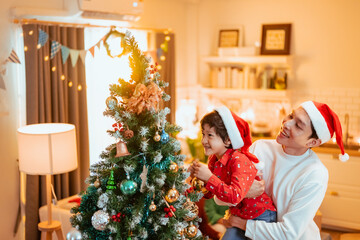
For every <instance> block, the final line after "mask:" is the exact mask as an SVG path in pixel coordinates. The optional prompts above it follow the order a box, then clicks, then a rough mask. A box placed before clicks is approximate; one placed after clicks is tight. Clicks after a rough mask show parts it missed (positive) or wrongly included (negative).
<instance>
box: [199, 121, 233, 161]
mask: <svg viewBox="0 0 360 240" xmlns="http://www.w3.org/2000/svg"><path fill="white" fill-rule="evenodd" d="M201 143H202V145H203V146H204V151H205V155H206V156H209V155H212V154H215V155H216V157H217V158H218V159H220V158H221V157H222V155H224V153H225V152H226V150H228V149H227V148H226V145H230V144H231V142H230V140H227V141H226V143H224V142H223V140H222V139H221V137H220V136H219V135H217V134H216V132H215V128H214V127H212V128H210V126H209V124H204V126H203V130H202V139H201Z"/></svg>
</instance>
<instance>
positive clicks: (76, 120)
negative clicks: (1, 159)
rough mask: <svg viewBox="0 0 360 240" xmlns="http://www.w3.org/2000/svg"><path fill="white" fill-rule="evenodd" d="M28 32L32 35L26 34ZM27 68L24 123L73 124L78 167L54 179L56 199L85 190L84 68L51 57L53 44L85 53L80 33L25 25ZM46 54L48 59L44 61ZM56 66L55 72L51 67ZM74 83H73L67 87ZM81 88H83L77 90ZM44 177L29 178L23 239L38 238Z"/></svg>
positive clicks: (77, 29)
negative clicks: (42, 40) (42, 36)
mask: <svg viewBox="0 0 360 240" xmlns="http://www.w3.org/2000/svg"><path fill="white" fill-rule="evenodd" d="M39 29H41V30H43V31H45V32H46V33H48V34H49V40H48V41H47V43H46V44H45V45H44V46H43V47H41V48H40V49H37V47H36V46H37V44H38V35H39ZM31 31H32V34H30V32H31ZM23 32H24V46H26V47H27V51H26V52H25V65H26V114H27V124H35V123H71V124H74V125H75V126H76V134H77V148H78V161H79V162H78V169H76V170H74V171H72V172H70V173H66V174H59V175H54V176H53V179H52V182H53V185H54V190H55V193H56V195H57V198H58V199H62V198H66V197H69V196H71V195H74V194H78V193H80V191H82V190H85V188H86V186H85V182H84V181H85V178H86V177H87V176H88V175H89V139H88V121H87V103H86V82H85V66H84V64H83V63H82V61H81V60H80V58H79V59H78V62H77V64H76V65H75V67H72V65H71V60H70V56H69V58H68V60H67V62H66V63H65V64H63V63H62V58H61V51H59V52H58V53H57V54H56V55H55V57H54V58H53V59H50V46H51V41H52V40H55V41H57V42H59V43H60V44H62V45H64V46H67V47H69V48H71V49H78V50H81V49H84V29H83V28H74V27H61V26H48V25H38V24H28V25H23ZM46 56H48V57H49V60H48V61H45V57H46ZM54 67H55V68H54ZM71 84H72V85H71ZM78 86H81V88H82V89H81V90H80V89H78ZM45 186H46V184H45V177H44V176H41V177H40V176H32V175H27V179H26V206H25V216H26V223H25V231H26V232H25V238H26V239H27V240H34V239H40V232H39V231H38V230H37V224H38V223H39V207H40V206H43V205H45V204H46V189H45Z"/></svg>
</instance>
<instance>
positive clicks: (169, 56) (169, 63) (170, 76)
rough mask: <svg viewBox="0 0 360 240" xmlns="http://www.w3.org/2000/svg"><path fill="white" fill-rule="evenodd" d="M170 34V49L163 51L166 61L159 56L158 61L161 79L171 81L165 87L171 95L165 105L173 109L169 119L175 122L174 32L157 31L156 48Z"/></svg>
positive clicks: (158, 47)
mask: <svg viewBox="0 0 360 240" xmlns="http://www.w3.org/2000/svg"><path fill="white" fill-rule="evenodd" d="M166 36H169V37H170V41H168V51H167V52H165V51H162V55H164V56H165V61H161V60H160V59H159V56H158V58H157V59H156V62H158V63H159V64H160V65H161V67H162V68H161V70H160V71H159V73H160V74H161V79H163V80H165V81H166V82H168V83H169V87H167V88H165V92H166V93H167V94H169V95H170V96H171V99H170V101H168V102H164V107H168V108H170V109H171V113H170V114H169V115H168V116H167V121H169V122H170V123H173V124H174V123H175V107H176V81H175V35H174V34H173V33H170V34H167V35H165V34H164V33H156V37H155V42H156V43H155V45H156V49H160V45H161V44H162V43H164V42H165V37H166Z"/></svg>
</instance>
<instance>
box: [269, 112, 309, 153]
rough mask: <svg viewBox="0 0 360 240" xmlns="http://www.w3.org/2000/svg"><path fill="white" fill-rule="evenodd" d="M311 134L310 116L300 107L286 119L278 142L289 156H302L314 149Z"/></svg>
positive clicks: (277, 138) (277, 139)
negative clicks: (309, 149) (310, 148)
mask: <svg viewBox="0 0 360 240" xmlns="http://www.w3.org/2000/svg"><path fill="white" fill-rule="evenodd" d="M311 134H312V130H311V121H310V118H309V115H308V114H307V113H306V111H305V110H304V109H303V108H302V107H299V108H297V109H295V110H294V111H293V112H292V113H290V114H289V115H288V116H286V117H285V118H284V120H283V122H282V125H281V129H280V132H279V134H278V136H277V137H276V141H277V142H278V143H279V144H281V145H282V146H283V148H284V151H285V152H286V153H287V154H290V155H302V154H303V153H305V152H306V150H307V149H308V148H309V147H312V145H311V142H312V140H314V138H311V139H309V137H310V136H311Z"/></svg>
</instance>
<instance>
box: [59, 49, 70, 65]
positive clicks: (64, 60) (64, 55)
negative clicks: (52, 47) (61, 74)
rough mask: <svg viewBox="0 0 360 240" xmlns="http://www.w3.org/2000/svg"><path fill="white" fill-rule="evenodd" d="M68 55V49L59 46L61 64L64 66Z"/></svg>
mask: <svg viewBox="0 0 360 240" xmlns="http://www.w3.org/2000/svg"><path fill="white" fill-rule="evenodd" d="M69 54H70V49H69V48H68V47H65V46H62V45H61V57H62V62H63V64H65V62H66V60H67V59H68V57H69Z"/></svg>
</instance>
